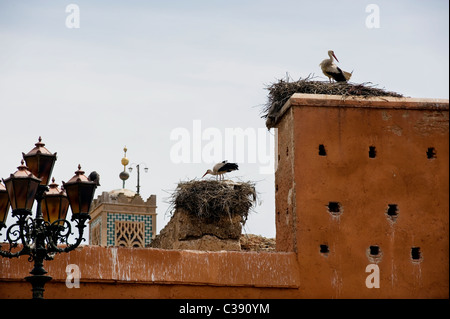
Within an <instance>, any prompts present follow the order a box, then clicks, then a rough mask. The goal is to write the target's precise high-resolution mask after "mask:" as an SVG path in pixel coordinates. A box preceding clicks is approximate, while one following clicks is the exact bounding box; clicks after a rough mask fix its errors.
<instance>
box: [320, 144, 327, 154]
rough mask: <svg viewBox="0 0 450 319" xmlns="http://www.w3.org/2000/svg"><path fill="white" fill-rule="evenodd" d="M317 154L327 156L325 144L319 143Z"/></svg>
mask: <svg viewBox="0 0 450 319" xmlns="http://www.w3.org/2000/svg"><path fill="white" fill-rule="evenodd" d="M319 155H320V156H327V151H326V150H325V146H324V145H323V144H320V145H319Z"/></svg>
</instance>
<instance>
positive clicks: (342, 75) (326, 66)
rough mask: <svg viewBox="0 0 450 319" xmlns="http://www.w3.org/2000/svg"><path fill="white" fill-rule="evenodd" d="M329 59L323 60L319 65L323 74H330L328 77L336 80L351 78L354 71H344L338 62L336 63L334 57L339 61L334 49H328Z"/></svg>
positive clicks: (345, 80) (342, 80)
mask: <svg viewBox="0 0 450 319" xmlns="http://www.w3.org/2000/svg"><path fill="white" fill-rule="evenodd" d="M328 56H329V57H330V58H329V59H325V60H323V61H322V62H321V63H320V64H319V65H320V68H321V69H322V72H323V74H325V75H326V76H328V79H329V80H330V83H331V79H333V80H335V81H336V82H347V81H348V80H350V78H351V76H352V74H353V71H352V72H351V73H349V72H345V71H342V70H341V69H340V68H339V67H338V66H337V65H336V64H334V61H333V58H335V59H336V61H338V62H339V60H338V58H336V56H335V55H334V52H333V50H330V51H328Z"/></svg>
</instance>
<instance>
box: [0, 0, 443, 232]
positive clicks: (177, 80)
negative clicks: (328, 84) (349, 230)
mask: <svg viewBox="0 0 450 319" xmlns="http://www.w3.org/2000/svg"><path fill="white" fill-rule="evenodd" d="M70 3H73V4H76V5H78V7H79V9H80V28H72V29H70V28H67V27H66V18H67V16H68V15H69V13H66V12H65V9H66V6H67V5H69V4H70ZM371 3H373V4H376V5H377V6H378V8H379V9H380V25H379V28H368V27H367V26H366V19H367V17H368V15H369V14H370V13H368V12H366V7H367V5H369V4H371ZM448 12H449V11H448V1H446V0H445V1H444V0H441V1H437V0H434V1H360V0H351V1H350V0H348V1H287V0H277V1H274V0H273V1H269V0H265V1H260V0H259V1H250V0H249V1H233V0H232V1H213V0H209V1H206V0H197V1H181V0H180V1H86V0H80V1H76V0H73V1H56V0H54V1H4V0H0V127H1V129H2V130H1V134H0V146H1V150H2V151H1V156H0V177H3V178H6V177H7V176H9V174H10V173H13V172H15V171H16V167H17V166H18V165H19V163H20V159H21V152H28V151H29V150H31V148H32V147H33V146H34V143H36V142H37V138H38V137H39V136H42V138H43V142H44V143H46V146H47V147H48V149H49V150H50V151H52V152H57V153H58V160H57V162H56V166H55V169H54V172H53V176H54V177H55V178H56V180H57V182H58V183H59V184H61V180H64V181H67V180H68V179H70V178H71V177H72V176H73V173H74V171H75V170H76V168H77V165H78V163H80V164H81V165H82V168H83V169H85V170H86V172H87V173H89V172H91V171H92V170H96V171H97V172H99V173H100V175H101V187H99V188H98V189H97V192H96V196H97V195H100V194H101V192H103V191H110V190H113V189H117V188H121V187H122V182H121V180H120V179H119V177H118V176H119V173H120V171H121V170H122V169H123V167H122V166H121V163H120V160H121V158H122V156H123V147H124V146H125V145H126V146H127V148H128V154H127V155H128V158H129V159H130V162H131V163H140V162H145V163H146V164H147V166H148V167H149V172H148V173H144V172H141V194H142V196H143V198H144V199H146V198H147V197H149V196H150V195H151V194H156V195H157V203H158V209H157V212H158V227H157V228H158V232H159V230H160V229H161V228H162V227H163V226H164V225H165V224H166V223H167V222H168V220H169V216H168V215H167V214H166V213H167V208H168V204H167V203H166V202H165V199H166V198H167V197H168V196H169V193H170V192H171V190H173V189H175V187H176V185H177V183H178V182H180V181H185V180H189V179H193V178H200V177H201V176H202V175H203V173H204V172H205V171H206V169H208V168H210V167H211V166H212V164H211V163H205V162H204V161H203V162H200V163H192V161H191V163H181V164H177V163H174V160H173V158H171V156H170V154H171V149H172V148H173V147H174V145H175V144H176V142H177V141H174V140H171V139H170V136H171V133H173V132H174V130H175V129H177V128H182V129H183V128H184V129H186V130H187V132H190V133H191V136H190V138H191V145H190V149H191V157H192V156H193V154H192V152H194V149H193V145H194V144H195V143H201V144H200V148H201V150H204V148H205V147H207V145H208V143H209V142H210V141H208V140H206V139H205V140H200V141H197V142H196V141H194V140H193V139H194V135H195V134H194V130H195V129H194V125H195V123H201V129H200V131H201V132H202V134H206V135H208V134H209V133H208V132H211V130H209V131H208V130H207V129H212V131H213V132H215V133H216V135H214V136H216V137H217V133H219V134H221V136H219V138H222V140H220V142H221V143H222V144H224V143H225V141H224V139H225V135H226V134H225V132H226V130H227V129H236V128H242V129H248V130H249V131H251V132H258V129H260V128H262V129H264V128H265V126H264V120H263V119H261V118H260V110H261V106H262V105H263V104H264V103H265V102H266V99H267V91H266V90H265V89H264V88H265V86H266V85H267V84H270V83H272V82H274V81H276V80H277V79H279V78H283V77H284V76H285V74H286V72H288V73H289V74H290V76H291V77H292V78H293V79H298V78H299V77H306V76H307V75H308V74H310V73H314V74H315V75H317V76H319V78H320V79H323V80H325V78H324V76H323V75H322V74H321V71H320V68H319V66H318V65H319V63H320V62H321V61H322V60H323V59H324V58H326V57H327V50H329V49H333V50H334V51H335V53H336V55H337V57H338V58H339V60H340V66H341V67H342V68H343V69H346V70H349V71H351V70H354V73H353V78H352V82H355V83H362V82H372V83H373V84H377V85H378V87H380V88H385V89H387V90H390V91H396V92H399V93H402V94H404V95H406V96H411V97H428V98H448V95H449V94H448V92H449V89H448V87H449V74H448V69H449V63H448V61H449V52H448V48H449V42H448V41H449V40H448V39H449V34H448V32H449V31H448V24H449V14H448ZM197 120H199V121H200V122H196V121H197ZM205 131H206V133H205ZM271 134H272V135H270V134H269V135H268V136H273V132H272V133H271ZM204 137H205V136H204ZM261 139H262V138H258V143H260V144H258V145H257V146H256V148H255V147H253V148H250V149H251V150H252V151H256V152H260V153H261V154H262V153H264V152H265V151H266V150H267V152H269V151H271V150H269V147H268V145H269V146H270V144H269V140H267V143H266V147H264V146H263V145H264V143H265V142H266V141H265V140H264V141H261ZM215 142H218V140H216V141H215ZM263 142H264V143H263ZM209 146H211V144H210V145H209ZM230 151H231V152H230ZM239 152H240V153H242V151H241V150H240V149H238V148H237V147H235V148H231V149H228V151H227V150H226V149H224V151H223V152H222V158H223V159H228V160H230V161H234V160H236V158H238V157H239V156H241V155H243V154H237V153H239ZM272 152H273V151H272ZM216 155H217V154H216ZM268 155H271V154H270V152H269V153H268ZM250 157H251V154H250V156H249V154H245V156H244V160H243V161H241V162H239V167H240V170H239V171H238V172H235V173H232V174H230V175H229V177H231V178H234V179H241V180H251V181H255V182H257V191H258V192H259V193H260V196H261V200H262V203H261V204H260V205H259V206H257V207H256V213H253V214H251V215H250V217H249V220H248V223H247V225H246V227H245V229H244V231H245V232H247V233H256V234H262V235H264V236H268V237H273V236H275V223H274V220H275V217H274V215H275V213H274V206H275V204H274V176H273V174H260V171H259V169H260V167H261V166H262V165H263V164H265V165H267V163H261V160H262V157H259V156H256V158H257V160H256V162H255V161H251V160H249V158H250ZM126 187H127V188H129V189H132V190H135V187H136V175H135V171H133V173H132V174H131V177H130V179H129V180H128V181H127V184H126Z"/></svg>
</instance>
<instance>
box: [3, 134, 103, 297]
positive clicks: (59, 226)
mask: <svg viewBox="0 0 450 319" xmlns="http://www.w3.org/2000/svg"><path fill="white" fill-rule="evenodd" d="M44 145H45V144H44V143H42V142H41V138H40V137H39V142H38V143H36V144H35V146H36V147H35V148H33V149H32V150H31V151H30V152H28V153H27V154H24V153H22V154H23V157H24V159H25V161H26V162H27V165H30V167H28V166H25V165H24V162H23V161H22V165H20V166H19V167H18V170H17V172H15V173H14V174H11V175H10V177H9V178H7V179H4V180H3V182H4V183H5V186H6V193H7V194H8V196H7V197H6V196H5V195H4V194H5V190H4V187H2V185H1V184H0V231H1V229H2V228H4V227H6V226H5V223H6V218H7V213H8V209H9V206H11V208H12V217H17V222H16V223H15V224H13V225H11V226H10V227H9V228H8V229H7V230H6V239H7V241H8V243H9V249H8V250H2V246H1V245H0V255H1V256H3V257H7V258H14V257H19V256H22V255H29V256H30V257H29V258H28V260H29V261H34V268H33V269H32V270H31V272H30V274H31V276H27V277H25V279H26V280H27V281H28V282H30V283H31V285H32V291H33V298H43V295H44V286H45V283H46V282H48V281H49V280H51V279H52V277H50V276H47V275H46V274H47V271H46V270H45V269H44V266H43V262H44V260H53V257H54V256H55V254H56V253H63V252H70V251H72V250H74V249H75V248H77V247H78V246H79V245H80V244H81V242H82V241H83V240H84V239H83V230H84V228H85V227H86V221H87V220H88V219H90V218H91V217H90V216H89V214H88V212H89V208H90V205H91V202H92V199H93V197H94V192H95V189H96V187H97V183H96V182H93V181H90V180H88V178H87V177H86V176H84V172H83V171H81V167H80V165H78V170H77V171H76V172H75V176H74V177H72V179H70V180H69V182H67V183H64V182H63V185H64V188H65V190H60V189H59V188H58V185H57V184H55V182H54V179H53V182H52V183H51V184H50V186H47V184H48V181H49V180H50V176H51V173H52V170H53V166H54V164H55V161H56V153H55V154H51V153H50V152H49V151H48V150H47V149H46V148H45V147H44ZM66 192H67V195H66ZM34 200H36V202H37V208H36V216H35V218H34V219H33V218H32V217H31V215H32V211H31V209H32V207H33V203H34ZM69 205H70V206H71V209H72V218H71V220H72V221H74V222H75V223H76V225H75V227H77V228H78V238H76V239H75V243H73V244H69V243H68V239H69V235H71V234H72V226H71V224H70V223H69V221H67V220H66V214H67V210H68V207H69ZM5 207H6V208H5ZM19 244H21V245H22V247H21V249H20V250H19V249H18V248H17V247H18V246H19ZM58 244H62V245H63V246H60V247H58Z"/></svg>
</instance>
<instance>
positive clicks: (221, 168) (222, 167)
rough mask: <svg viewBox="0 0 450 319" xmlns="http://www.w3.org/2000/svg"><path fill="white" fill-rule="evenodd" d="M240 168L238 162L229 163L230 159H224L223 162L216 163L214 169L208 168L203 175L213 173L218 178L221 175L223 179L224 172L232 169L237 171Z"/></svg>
mask: <svg viewBox="0 0 450 319" xmlns="http://www.w3.org/2000/svg"><path fill="white" fill-rule="evenodd" d="M238 169H239V166H238V165H237V164H236V163H228V161H223V162H221V163H217V164H216V165H214V167H213V169H212V170H210V169H209V170H207V171H206V173H205V174H204V175H203V176H202V178H203V177H205V176H206V174H211V175H215V176H216V180H217V177H219V178H220V179H221V180H223V178H224V177H223V174H225V173H229V172H232V171H236V170H238Z"/></svg>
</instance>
